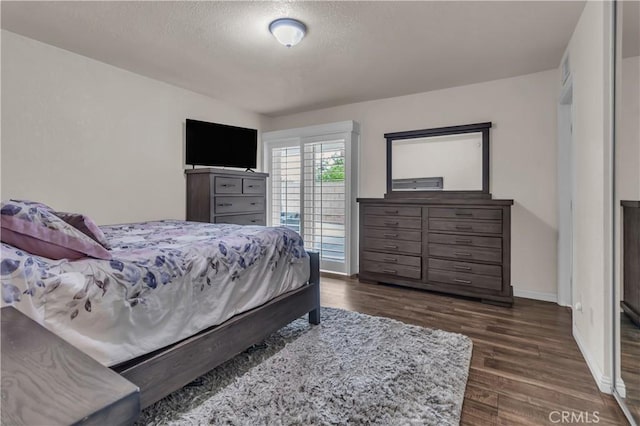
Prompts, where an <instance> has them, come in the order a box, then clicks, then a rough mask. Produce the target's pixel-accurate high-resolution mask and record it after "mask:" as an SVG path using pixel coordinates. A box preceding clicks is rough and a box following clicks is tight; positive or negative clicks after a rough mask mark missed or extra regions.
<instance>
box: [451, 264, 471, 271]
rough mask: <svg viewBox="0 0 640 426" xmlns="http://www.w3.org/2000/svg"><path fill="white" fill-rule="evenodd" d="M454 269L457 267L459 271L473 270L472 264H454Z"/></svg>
mask: <svg viewBox="0 0 640 426" xmlns="http://www.w3.org/2000/svg"><path fill="white" fill-rule="evenodd" d="M453 269H457V270H458V271H470V270H471V266H458V265H453Z"/></svg>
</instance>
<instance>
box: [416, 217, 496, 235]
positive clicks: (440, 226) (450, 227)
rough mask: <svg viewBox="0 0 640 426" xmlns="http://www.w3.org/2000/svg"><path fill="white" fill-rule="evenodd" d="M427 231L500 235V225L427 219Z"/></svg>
mask: <svg viewBox="0 0 640 426" xmlns="http://www.w3.org/2000/svg"><path fill="white" fill-rule="evenodd" d="M429 231H445V232H468V233H474V234H502V223H497V222H481V221H472V220H446V219H429Z"/></svg>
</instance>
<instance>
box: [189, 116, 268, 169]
mask: <svg viewBox="0 0 640 426" xmlns="http://www.w3.org/2000/svg"><path fill="white" fill-rule="evenodd" d="M186 127H187V128H186V145H187V146H186V161H185V162H186V163H187V164H192V165H199V166H226V167H242V168H246V169H254V168H255V167H256V165H257V164H256V161H257V160H256V154H257V150H258V131H257V130H256V129H246V128H244V127H235V126H227V125H226V124H217V123H208V122H206V121H198V120H190V119H187V126H186Z"/></svg>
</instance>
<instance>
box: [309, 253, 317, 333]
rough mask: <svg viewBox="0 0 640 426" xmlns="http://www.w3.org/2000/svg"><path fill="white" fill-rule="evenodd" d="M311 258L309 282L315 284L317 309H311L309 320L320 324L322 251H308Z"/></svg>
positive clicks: (314, 292)
mask: <svg viewBox="0 0 640 426" xmlns="http://www.w3.org/2000/svg"><path fill="white" fill-rule="evenodd" d="M308 253H309V257H310V258H311V260H310V263H311V275H310V276H309V284H312V285H313V284H315V285H314V286H313V296H314V306H315V309H313V310H312V311H309V322H310V323H311V324H320V253H318V252H311V251H310V252H308Z"/></svg>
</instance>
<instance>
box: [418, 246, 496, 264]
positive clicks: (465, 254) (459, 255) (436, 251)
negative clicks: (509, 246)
mask: <svg viewBox="0 0 640 426" xmlns="http://www.w3.org/2000/svg"><path fill="white" fill-rule="evenodd" d="M431 256H434V257H446V258H449V259H457V260H479V261H482V262H495V263H500V262H502V249H494V248H488V247H460V246H451V245H445V244H434V243H429V257H431Z"/></svg>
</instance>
